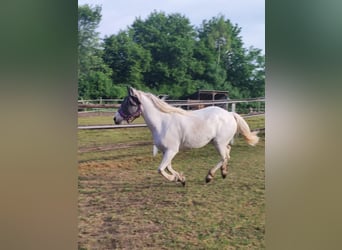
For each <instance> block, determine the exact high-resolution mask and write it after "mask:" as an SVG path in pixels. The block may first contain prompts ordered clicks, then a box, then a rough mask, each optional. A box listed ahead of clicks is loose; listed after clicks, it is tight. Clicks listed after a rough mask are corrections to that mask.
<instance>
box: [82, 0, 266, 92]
mask: <svg viewBox="0 0 342 250" xmlns="http://www.w3.org/2000/svg"><path fill="white" fill-rule="evenodd" d="M100 21H101V7H100V6H89V5H81V6H78V54H79V57H78V97H79V98H80V99H97V98H100V97H101V98H122V97H124V96H125V95H126V87H127V86H133V87H135V88H137V89H140V90H144V91H149V92H152V93H158V94H167V95H169V96H170V97H171V98H182V97H185V96H187V95H189V94H192V93H194V92H195V91H197V90H199V89H206V90H210V89H215V90H226V91H229V96H230V98H252V97H261V96H264V95H265V56H264V55H263V54H262V51H261V49H257V48H254V47H250V48H248V49H247V48H245V47H244V44H243V41H242V37H241V35H240V32H241V28H240V27H239V26H238V25H237V24H232V23H231V21H230V20H229V19H227V18H225V17H224V16H223V15H218V16H216V17H213V18H211V19H210V20H203V21H202V24H201V25H200V27H195V26H193V25H192V24H191V23H190V20H189V19H188V18H187V17H186V16H184V15H182V14H180V13H172V14H166V13H164V12H161V11H153V12H152V13H150V15H149V16H148V17H147V18H146V19H145V20H143V19H141V18H139V17H138V18H136V19H135V21H134V22H133V24H132V25H131V26H129V27H127V29H125V30H120V31H119V32H118V33H117V34H112V35H110V36H106V37H105V38H104V39H100V38H99V33H98V32H96V29H97V27H98V25H99V23H100ZM113 25H115V23H114V24H113Z"/></svg>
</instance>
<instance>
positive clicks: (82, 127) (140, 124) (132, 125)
mask: <svg viewBox="0 0 342 250" xmlns="http://www.w3.org/2000/svg"><path fill="white" fill-rule="evenodd" d="M263 115H265V114H264V113H260V114H249V115H242V117H244V118H245V117H254V116H263ZM145 127H147V125H146V123H138V124H124V125H91V126H78V129H79V130H96V129H99V130H101V129H121V128H145ZM261 129H262V128H261Z"/></svg>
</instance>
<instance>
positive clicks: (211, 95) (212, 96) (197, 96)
mask: <svg viewBox="0 0 342 250" xmlns="http://www.w3.org/2000/svg"><path fill="white" fill-rule="evenodd" d="M185 99H187V100H188V102H199V101H203V102H204V103H205V101H220V100H222V101H225V100H228V99H229V92H228V91H222V90H198V91H196V92H195V93H193V94H191V95H189V96H186V97H185ZM207 106H212V104H199V105H196V106H188V109H200V108H204V107H207ZM215 106H219V107H222V108H225V109H227V104H216V105H215Z"/></svg>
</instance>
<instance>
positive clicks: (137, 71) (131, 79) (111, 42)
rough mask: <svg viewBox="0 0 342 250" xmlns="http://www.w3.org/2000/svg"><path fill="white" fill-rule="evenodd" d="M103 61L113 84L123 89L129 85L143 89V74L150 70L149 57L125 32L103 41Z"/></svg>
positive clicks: (148, 53)
mask: <svg viewBox="0 0 342 250" xmlns="http://www.w3.org/2000/svg"><path fill="white" fill-rule="evenodd" d="M103 59H104V61H105V63H106V64H107V65H108V66H109V67H110V68H111V69H112V71H113V74H112V80H113V82H116V83H119V84H121V85H122V87H123V88H125V87H124V86H123V85H125V84H129V85H131V86H133V87H136V88H139V89H144V85H143V83H144V73H145V72H147V71H149V70H150V64H151V55H150V52H149V51H148V50H145V49H144V48H142V47H141V46H140V45H139V44H137V43H135V42H133V41H132V39H131V37H130V36H129V35H128V33H127V32H124V31H121V32H119V33H118V34H117V35H111V36H109V37H106V38H105V39H104V56H103ZM125 89H126V88H125Z"/></svg>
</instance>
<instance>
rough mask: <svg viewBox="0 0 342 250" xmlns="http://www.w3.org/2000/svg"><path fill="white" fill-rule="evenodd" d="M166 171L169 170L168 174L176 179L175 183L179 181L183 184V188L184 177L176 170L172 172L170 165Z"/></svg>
mask: <svg viewBox="0 0 342 250" xmlns="http://www.w3.org/2000/svg"><path fill="white" fill-rule="evenodd" d="M166 168H167V170H169V172H170V173H172V174H173V175H175V176H176V177H177V180H176V181H179V182H180V183H182V184H183V186H185V176H184V175H183V174H182V173H178V172H177V171H176V170H174V169H173V168H172V166H171V164H170V165H168V166H167V167H166Z"/></svg>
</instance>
